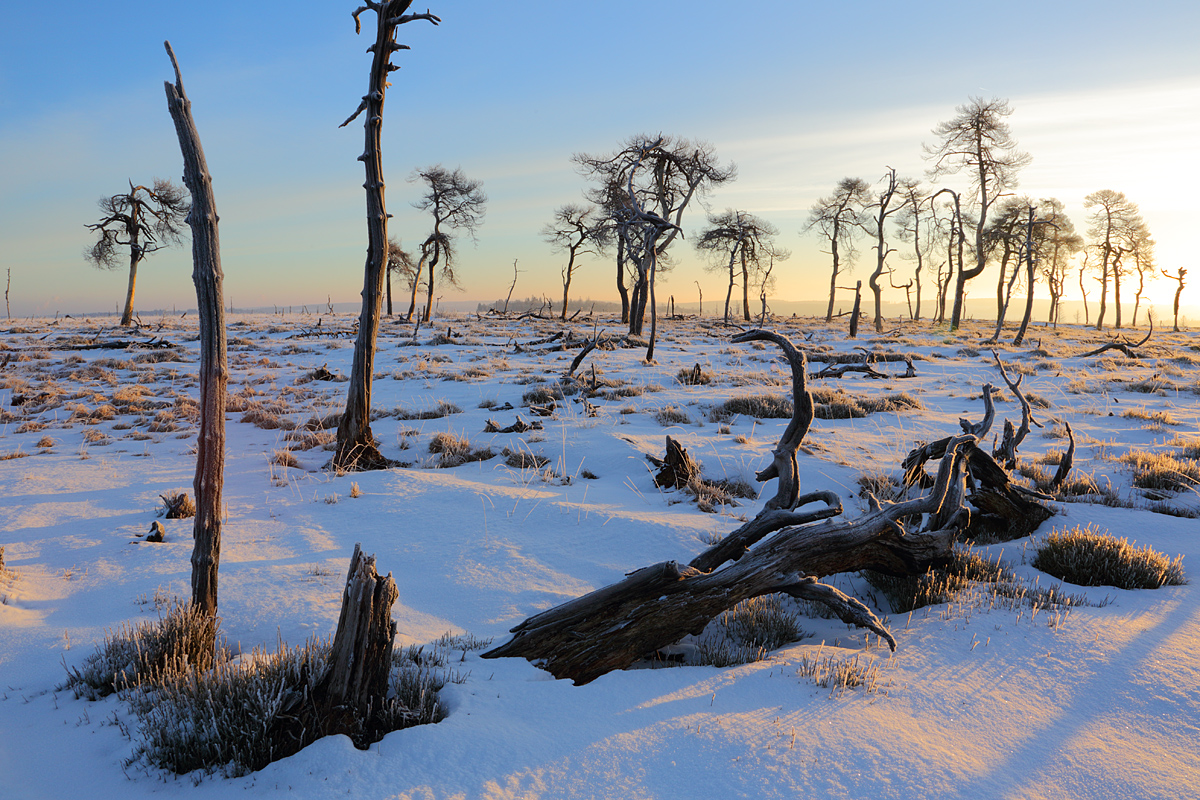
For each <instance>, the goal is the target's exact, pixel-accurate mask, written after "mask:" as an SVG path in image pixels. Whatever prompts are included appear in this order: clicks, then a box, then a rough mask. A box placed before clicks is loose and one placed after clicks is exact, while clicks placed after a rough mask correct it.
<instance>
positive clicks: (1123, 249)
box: [1083, 189, 1150, 330]
mask: <svg viewBox="0 0 1200 800" xmlns="http://www.w3.org/2000/svg"><path fill="white" fill-rule="evenodd" d="M1083 207H1084V208H1087V209H1091V213H1089V214H1088V218H1087V221H1088V236H1090V237H1091V238H1092V240H1093V241H1092V245H1091V247H1092V250H1093V251H1094V252H1095V253H1096V255H1098V256H1099V257H1100V267H1099V271H1100V310H1099V312H1097V314H1096V330H1101V329H1103V327H1104V317H1105V315H1106V313H1107V312H1108V285H1109V283H1110V282H1111V283H1112V285H1113V300H1114V301H1115V305H1116V314H1115V317H1116V319H1115V326H1116V327H1117V328H1120V327H1121V267H1122V263H1121V262H1122V259H1123V258H1124V256H1125V254H1126V253H1129V252H1131V251H1133V250H1134V249H1135V248H1136V247H1138V242H1139V241H1140V240H1142V239H1149V237H1150V232H1149V229H1148V228H1147V227H1146V223H1145V221H1143V220H1142V215H1141V213H1140V211H1139V210H1138V206H1137V203H1135V202H1133V201H1132V200H1130V199H1129V198H1128V197H1126V196H1125V194H1124V192H1117V191H1113V190H1112V189H1101V190H1099V191H1096V192H1092V193H1091V194H1089V195H1088V196H1087V197H1085V198H1083ZM1143 246H1145V245H1143Z"/></svg>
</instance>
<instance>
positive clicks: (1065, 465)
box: [1050, 422, 1075, 491]
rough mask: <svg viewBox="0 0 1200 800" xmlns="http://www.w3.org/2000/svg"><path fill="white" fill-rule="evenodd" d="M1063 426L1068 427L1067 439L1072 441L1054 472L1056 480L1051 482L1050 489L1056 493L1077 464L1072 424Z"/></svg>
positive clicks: (1065, 423) (1067, 423)
mask: <svg viewBox="0 0 1200 800" xmlns="http://www.w3.org/2000/svg"><path fill="white" fill-rule="evenodd" d="M1063 425H1065V426H1066V427H1067V438H1068V439H1070V440H1071V444H1070V445H1069V446H1068V447H1067V452H1066V453H1064V454H1063V457H1062V459H1061V460H1060V461H1059V462H1058V469H1057V470H1055V471H1054V480H1052V481H1050V488H1051V489H1053V490H1055V491H1058V489H1059V488H1060V487H1061V486H1062V485H1063V483H1064V482H1065V481H1066V480H1067V475H1069V474H1070V473H1071V467H1072V465H1074V463H1075V432H1074V431H1072V430H1071V423H1069V422H1064V423H1063Z"/></svg>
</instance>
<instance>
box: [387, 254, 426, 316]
mask: <svg viewBox="0 0 1200 800" xmlns="http://www.w3.org/2000/svg"><path fill="white" fill-rule="evenodd" d="M393 275H398V276H399V277H400V278H402V279H403V280H404V281H405V282H406V283H407V284H408V288H409V289H410V290H412V289H414V287H415V286H416V284H417V282H418V280H419V278H420V275H419V273H418V272H417V264H416V262H415V261H413V257H412V253H409V252H408V251H407V250H405V249H404V248H403V247H401V246H400V243H399V242H398V241H396V240H395V239H394V238H389V239H388V252H387V315H388V316H389V317H390V316H392V276H393Z"/></svg>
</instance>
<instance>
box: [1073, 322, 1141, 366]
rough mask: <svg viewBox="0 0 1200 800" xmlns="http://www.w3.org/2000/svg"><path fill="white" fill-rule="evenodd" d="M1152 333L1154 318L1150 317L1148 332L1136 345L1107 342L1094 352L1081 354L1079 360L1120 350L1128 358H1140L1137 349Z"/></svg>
mask: <svg viewBox="0 0 1200 800" xmlns="http://www.w3.org/2000/svg"><path fill="white" fill-rule="evenodd" d="M1153 333H1154V317H1150V330H1148V331H1146V335H1145V336H1144V337H1142V340H1141V341H1140V342H1138V343H1137V344H1132V343H1130V342H1109V343H1108V344H1106V345H1103V346H1101V347H1097V348H1096V349H1095V350H1089V351H1088V352H1086V353H1082V354H1081V355H1080V356H1079V357H1080V358H1090V357H1092V356H1098V355H1100V354H1101V353H1107V352H1108V351H1109V350H1120V351H1121V352H1122V353H1124V354H1125V355H1127V356H1129V357H1130V358H1141V354H1140V353H1138V352H1137V349H1138V348H1139V347H1141V346H1142V345H1144V344H1145V343H1146V342H1148V341H1150V336H1151V335H1152V334H1153Z"/></svg>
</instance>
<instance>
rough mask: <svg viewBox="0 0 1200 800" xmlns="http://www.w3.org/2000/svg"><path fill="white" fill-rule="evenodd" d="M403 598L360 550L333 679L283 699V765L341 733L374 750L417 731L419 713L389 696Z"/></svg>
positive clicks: (278, 745) (277, 731) (274, 734)
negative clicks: (396, 607) (395, 612)
mask: <svg viewBox="0 0 1200 800" xmlns="http://www.w3.org/2000/svg"><path fill="white" fill-rule="evenodd" d="M399 596H400V592H399V590H397V588H396V582H395V581H394V580H392V575H391V573H390V572H389V573H388V574H387V575H385V576H383V577H380V575H379V573H378V572H377V571H376V570H375V557H374V556H366V555H364V554H363V552H362V546H361V545H358V544H356V545H355V546H354V555H353V556H352V557H351V558H350V570H349V572H348V573H347V575H346V585H345V588H344V589H343V591H342V612H341V616H340V617H339V618H338V626H337V632H336V633H334V636H333V646H332V648H331V650H330V654H329V661H328V665H327V666H326V668H325V672H324V674H322V675H319V676H314V678H313V683H312V684H306V685H305V688H301V689H300V690H298V691H295V692H293V693H292V694H291V695H290V696H287V697H285V698H283V700H282V702H281V703H280V709H279V711H278V712H277V713H276V714H275V717H274V720H273V721H272V724H271V729H270V730H269V731H267V734H266V735H267V738H268V739H270V740H271V741H272V742H273V744H274V747H275V749H276V755H275V757H276V758H283V757H286V756H288V755H291V754H292V753H296V752H298V751H299V750H300V749H301V748H303V747H305V746H307V745H309V744H311V743H312V742H313V741H315V740H317V739H320V738H321V737H323V736H333V735H336V734H344V735H346V736H349V737H350V739H351V741H352V742H354V745H355V747H359V748H361V749H366V748H367V746H368V745H370V744H371V743H372V742H377V741H379V740H380V739H381V738H383V735H384V734H386V733H388V732H389V731H393V730H397V729H398V728H402V727H405V726H406V725H408V724H412V720H413V719H414V715H413V713H412V711H411V709H408V708H407V707H405V706H404V705H403V704H402V703H401V702H400V700H399V699H397V698H395V697H390V698H389V697H388V691H389V690H388V681H389V675H390V672H391V667H392V649H393V646H394V644H395V640H396V623H395V622H393V621H392V604H393V603H395V602H396V598H397V597H399ZM309 685H311V687H312V688H311V690H310V689H308V688H307V686H309Z"/></svg>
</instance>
